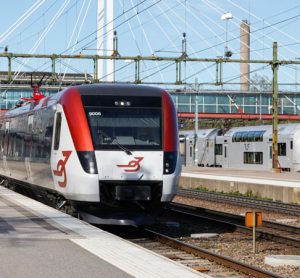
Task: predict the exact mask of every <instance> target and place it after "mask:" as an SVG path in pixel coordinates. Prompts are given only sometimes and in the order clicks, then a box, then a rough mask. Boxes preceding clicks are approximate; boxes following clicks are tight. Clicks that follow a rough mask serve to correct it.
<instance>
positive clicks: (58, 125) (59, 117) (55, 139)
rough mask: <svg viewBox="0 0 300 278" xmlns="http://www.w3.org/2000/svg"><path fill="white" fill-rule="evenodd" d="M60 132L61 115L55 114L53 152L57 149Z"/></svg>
mask: <svg viewBox="0 0 300 278" xmlns="http://www.w3.org/2000/svg"><path fill="white" fill-rule="evenodd" d="M60 130H61V113H60V112H58V113H57V114H56V123H55V137H54V146H53V148H54V150H58V148H59V139H60Z"/></svg>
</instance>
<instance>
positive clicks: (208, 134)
mask: <svg viewBox="0 0 300 278" xmlns="http://www.w3.org/2000/svg"><path fill="white" fill-rule="evenodd" d="M179 134H180V135H179V141H180V143H179V145H180V155H181V162H182V164H185V165H198V166H202V167H223V168H234V169H251V170H270V169H272V126H271V125H262V126H244V127H233V128H230V129H220V128H213V129H200V130H199V131H198V134H197V136H195V132H194V131H192V130H189V131H180V132H179ZM278 162H279V165H278V167H279V168H281V169H282V170H284V171H296V172H298V171H300V124H280V125H279V126H278Z"/></svg>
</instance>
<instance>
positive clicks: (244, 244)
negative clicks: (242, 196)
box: [174, 196, 300, 278]
mask: <svg viewBox="0 0 300 278" xmlns="http://www.w3.org/2000/svg"><path fill="white" fill-rule="evenodd" d="M174 201H175V202H178V203H183V204H187V205H190V206H198V207H204V208H208V209H211V210H219V211H223V212H228V213H233V214H238V215H244V214H245V212H246V211H251V210H252V209H251V208H246V207H240V206H237V205H230V204H224V203H218V202H210V201H206V200H199V199H191V198H186V197H181V196H177V197H176V198H175V200H174ZM262 213H263V219H264V220H269V221H276V220H279V221H285V220H289V221H288V222H289V223H286V224H288V225H292V226H298V227H300V217H297V216H289V215H286V214H281V213H274V212H268V211H262ZM194 229H195V228H194ZM205 230H206V231H205V232H210V231H207V229H205ZM196 232H199V233H201V232H203V231H202V228H200V226H199V231H196ZM213 232H218V231H216V229H214V231H213ZM181 239H182V240H184V241H187V242H189V243H191V244H193V245H196V246H199V247H201V248H205V249H208V250H210V251H213V252H217V253H219V254H222V255H225V256H228V257H232V258H234V259H237V260H240V261H243V262H245V263H247V264H251V265H255V266H257V267H260V268H262V269H265V270H268V271H271V272H274V273H276V274H278V275H282V276H283V277H290V278H296V277H297V278H298V277H300V267H293V266H280V267H272V266H269V265H266V264H265V263H264V259H265V256H269V255H300V249H299V248H296V247H291V246H288V245H284V244H280V243H276V242H272V241H269V240H261V239H257V241H256V253H255V254H254V253H253V251H252V249H253V241H252V236H249V235H244V234H242V233H239V232H235V231H229V232H226V231H222V230H221V231H219V237H217V238H213V239H203V238H199V239H198V238H197V239H195V238H191V237H189V236H183V237H181Z"/></svg>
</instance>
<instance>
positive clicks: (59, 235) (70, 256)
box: [0, 187, 209, 278]
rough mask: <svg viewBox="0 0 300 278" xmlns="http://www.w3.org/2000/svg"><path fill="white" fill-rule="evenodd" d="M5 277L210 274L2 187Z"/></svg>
mask: <svg viewBox="0 0 300 278" xmlns="http://www.w3.org/2000/svg"><path fill="white" fill-rule="evenodd" d="M0 208H1V210H0V211H1V214H0V256H1V263H0V277H5V278H10V277H13V278H19V277H22V278H23V277H31V278H35V277H44V278H50V277H55V278H57V277H64V278H68V277H72V278H74V277H75V278H76V277H90V278H92V277H114V278H115V277H123V278H124V277H191V278H192V277H209V276H208V275H205V274H201V273H198V272H196V271H194V270H192V269H189V268H187V267H185V266H183V265H181V264H178V263H176V262H174V261H171V260H170V259H168V258H165V257H163V256H160V255H157V254H155V253H153V252H151V251H149V250H146V249H144V248H142V247H140V246H137V245H135V244H133V243H131V242H128V241H126V240H124V239H121V238H119V237H117V236H115V235H112V234H110V233H108V232H106V231H103V230H101V229H98V228H96V227H94V226H91V225H89V224H87V223H85V222H83V221H81V220H79V219H76V218H73V217H71V216H69V215H67V214H64V213H62V212H59V211H57V210H55V209H53V208H51V207H48V206H46V205H44V204H41V203H39V202H37V201H35V200H32V199H29V198H27V197H25V196H23V195H20V194H18V193H15V192H13V191H11V190H8V189H6V188H4V187H0Z"/></svg>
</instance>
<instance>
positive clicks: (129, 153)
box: [98, 130, 132, 155]
mask: <svg viewBox="0 0 300 278" xmlns="http://www.w3.org/2000/svg"><path fill="white" fill-rule="evenodd" d="M98 133H100V134H102V135H104V136H105V137H107V138H110V139H112V138H111V137H110V136H109V135H108V134H107V133H106V132H104V131H102V130H98ZM114 142H115V143H116V145H117V146H118V147H119V148H120V149H121V150H122V151H124V152H125V153H126V154H128V155H132V152H131V151H130V150H129V149H127V148H126V147H124V146H123V145H121V144H120V143H119V141H118V139H117V138H116V139H115V140H114Z"/></svg>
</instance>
